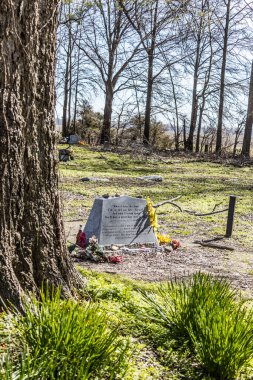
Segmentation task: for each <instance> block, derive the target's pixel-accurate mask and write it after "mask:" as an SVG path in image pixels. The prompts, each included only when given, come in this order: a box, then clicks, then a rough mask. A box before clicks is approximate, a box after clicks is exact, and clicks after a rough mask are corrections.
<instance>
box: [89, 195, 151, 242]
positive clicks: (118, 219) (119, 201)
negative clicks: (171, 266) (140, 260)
mask: <svg viewBox="0 0 253 380" xmlns="http://www.w3.org/2000/svg"><path fill="white" fill-rule="evenodd" d="M84 231H85V233H86V237H87V239H89V238H90V237H91V236H92V235H95V236H96V237H97V239H98V242H99V244H101V245H111V244H126V245H128V244H135V243H140V244H145V243H154V244H157V239H156V235H155V233H154V231H153V228H152V227H151V226H150V220H149V215H148V212H147V203H146V201H145V200H144V199H140V198H132V197H128V196H122V197H116V198H108V199H104V198H97V199H95V201H94V204H93V207H92V209H91V212H90V215H89V217H88V220H87V223H86V226H85V228H84Z"/></svg>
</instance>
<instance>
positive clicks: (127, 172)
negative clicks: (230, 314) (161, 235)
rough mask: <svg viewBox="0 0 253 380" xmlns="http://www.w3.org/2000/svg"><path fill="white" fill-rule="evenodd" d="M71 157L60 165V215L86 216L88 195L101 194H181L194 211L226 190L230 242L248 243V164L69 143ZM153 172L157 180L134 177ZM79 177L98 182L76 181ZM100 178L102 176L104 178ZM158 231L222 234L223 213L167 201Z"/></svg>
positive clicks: (222, 199) (252, 177)
mask: <svg viewBox="0 0 253 380" xmlns="http://www.w3.org/2000/svg"><path fill="white" fill-rule="evenodd" d="M74 155H75V160H74V161H70V162H68V163H61V164H60V182H61V184H60V185H61V190H62V191H63V195H64V215H65V219H66V220H73V219H78V218H79V219H80V217H82V218H83V221H85V220H86V218H87V216H88V213H89V210H90V208H91V206H92V203H93V200H94V198H95V197H96V196H101V195H103V194H105V193H108V194H110V195H115V194H120V195H122V194H125V195H130V196H142V197H143V198H146V197H150V198H151V199H152V201H153V202H154V203H157V202H160V201H163V200H166V199H170V198H173V197H176V196H179V195H180V196H181V198H180V199H179V200H178V201H177V203H178V204H179V205H180V206H181V207H182V208H183V209H187V210H194V211H197V212H200V213H205V212H209V211H212V210H213V208H214V206H215V205H217V204H218V205H219V206H218V207H217V210H219V209H223V208H226V207H227V206H228V201H229V195H231V194H232V195H236V196H237V197H238V199H237V205H236V217H235V224H234V233H233V238H234V241H235V242H237V243H238V246H240V247H244V248H246V249H247V248H252V247H253V196H252V190H253V169H252V168H250V167H244V168H237V167H233V166H225V165H220V164H215V163H211V162H198V161H196V159H194V158H191V157H187V158H185V157H181V158H180V157H174V158H172V157H168V158H164V157H163V158H162V159H160V158H159V157H158V156H155V157H152V156H151V157H148V158H145V157H142V156H137V155H136V154H135V155H134V156H133V157H131V154H127V155H125V154H124V155H123V154H117V153H111V152H103V151H96V150H91V149H88V148H83V147H74ZM151 174H157V175H161V176H162V177H163V179H164V180H163V182H158V183H157V182H146V181H141V180H139V179H138V177H139V176H144V175H151ZM83 177H89V178H93V177H99V179H100V180H99V181H96V182H93V181H89V182H81V178H83ZM103 180H105V181H106V180H108V182H105V181H103ZM158 218H159V223H160V229H161V231H164V232H166V233H168V234H170V235H171V236H173V237H175V238H182V237H184V236H188V237H192V236H195V237H196V236H197V237H207V238H208V237H214V236H219V235H223V234H224V233H225V228H226V218H227V214H226V213H223V214H216V215H211V216H206V217H195V216H193V215H190V214H187V213H182V212H180V211H179V210H178V209H177V208H175V207H173V206H171V205H165V206H162V207H160V208H159V209H158Z"/></svg>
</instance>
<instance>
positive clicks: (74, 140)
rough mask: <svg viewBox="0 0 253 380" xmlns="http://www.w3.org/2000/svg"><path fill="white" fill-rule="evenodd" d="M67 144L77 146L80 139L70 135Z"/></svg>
mask: <svg viewBox="0 0 253 380" xmlns="http://www.w3.org/2000/svg"><path fill="white" fill-rule="evenodd" d="M67 141H68V144H70V145H72V144H78V143H79V141H80V137H79V136H78V135H70V136H69V137H68V139H67Z"/></svg>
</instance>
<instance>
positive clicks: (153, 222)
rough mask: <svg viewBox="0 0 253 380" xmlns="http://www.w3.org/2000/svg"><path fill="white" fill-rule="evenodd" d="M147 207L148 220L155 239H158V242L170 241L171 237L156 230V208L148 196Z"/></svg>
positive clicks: (165, 242) (167, 242) (166, 242)
mask: <svg viewBox="0 0 253 380" xmlns="http://www.w3.org/2000/svg"><path fill="white" fill-rule="evenodd" d="M147 209H148V214H149V220H150V225H151V227H152V228H153V230H154V233H155V234H156V237H157V240H158V241H159V244H169V243H170V242H171V238H170V236H169V235H163V234H161V233H159V232H158V227H159V225H158V219H157V214H156V209H155V208H154V206H153V202H152V201H151V199H150V198H147Z"/></svg>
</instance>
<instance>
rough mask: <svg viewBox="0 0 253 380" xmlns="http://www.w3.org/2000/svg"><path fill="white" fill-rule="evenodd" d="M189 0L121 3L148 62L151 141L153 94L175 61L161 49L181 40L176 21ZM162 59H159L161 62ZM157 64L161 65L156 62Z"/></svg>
mask: <svg viewBox="0 0 253 380" xmlns="http://www.w3.org/2000/svg"><path fill="white" fill-rule="evenodd" d="M187 3H188V1H186V2H184V1H180V0H178V1H177V0H176V1H169V2H168V1H164V0H153V1H145V0H142V1H139V0H133V1H131V0H128V1H124V0H120V4H121V6H122V8H123V10H124V13H125V14H126V17H127V18H128V20H129V22H130V23H131V25H132V27H133V29H134V30H135V31H136V33H137V35H138V36H139V39H140V42H141V44H142V46H143V50H144V52H145V54H146V58H147V60H146V62H147V86H146V104H145V122H144V133H143V142H144V144H146V145H148V144H149V142H150V127H151V116H152V98H153V90H154V84H155V81H156V80H157V79H158V78H159V77H160V75H161V74H162V73H163V72H164V71H165V69H166V68H168V66H169V65H171V62H169V63H168V60H166V62H163V64H161V62H159V60H160V55H161V52H163V53H164V50H166V51H169V52H171V49H170V48H171V46H170V48H169V47H168V45H169V44H170V43H171V41H178V36H177V35H176V34H175V33H174V30H173V28H172V22H173V21H174V20H175V19H177V18H178V17H179V15H180V14H181V13H183V12H184V11H185V9H186V8H187ZM158 62H159V63H158ZM156 64H157V65H156Z"/></svg>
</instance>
